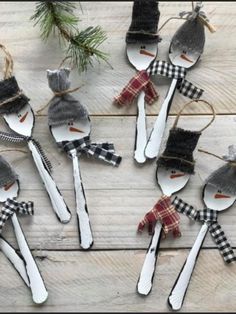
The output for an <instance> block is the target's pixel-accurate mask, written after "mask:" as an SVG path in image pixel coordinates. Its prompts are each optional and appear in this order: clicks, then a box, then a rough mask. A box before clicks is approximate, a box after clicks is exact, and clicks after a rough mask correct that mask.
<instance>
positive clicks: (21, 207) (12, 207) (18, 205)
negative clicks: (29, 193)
mask: <svg viewBox="0 0 236 314" xmlns="http://www.w3.org/2000/svg"><path fill="white" fill-rule="evenodd" d="M14 213H19V214H25V215H33V214H34V203H33V202H30V201H29V202H27V203H26V202H17V201H16V199H15V198H13V199H12V198H8V199H7V200H6V201H5V202H4V204H3V207H2V209H1V212H0V234H1V232H2V229H3V227H4V225H5V223H6V222H7V220H8V219H9V218H10V217H11V216H12V215H13V214H14Z"/></svg>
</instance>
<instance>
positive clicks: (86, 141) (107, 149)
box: [59, 136, 122, 166]
mask: <svg viewBox="0 0 236 314" xmlns="http://www.w3.org/2000/svg"><path fill="white" fill-rule="evenodd" d="M59 146H61V147H62V148H63V149H64V150H65V152H66V153H67V154H68V155H69V156H70V151H71V150H74V149H75V150H76V151H77V153H78V154H81V153H83V152H84V153H87V154H88V155H91V156H93V157H95V158H97V159H101V160H103V161H105V162H108V163H109V164H112V165H113V166H119V164H120V162H121V159H122V157H121V156H118V155H116V154H114V152H115V149H114V145H113V144H112V143H101V144H97V143H91V140H90V137H89V136H85V137H84V138H81V139H79V140H75V141H62V142H61V143H60V145H59Z"/></svg>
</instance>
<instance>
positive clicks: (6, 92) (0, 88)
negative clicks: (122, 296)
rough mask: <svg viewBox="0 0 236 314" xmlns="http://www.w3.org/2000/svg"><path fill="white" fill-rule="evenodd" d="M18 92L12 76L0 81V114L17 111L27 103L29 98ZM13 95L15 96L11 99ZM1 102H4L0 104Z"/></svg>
mask: <svg viewBox="0 0 236 314" xmlns="http://www.w3.org/2000/svg"><path fill="white" fill-rule="evenodd" d="M19 92H20V89H19V86H18V84H17V81H16V78H15V77H14V76H11V77H10V78H8V79H6V80H3V81H0V114H9V113H17V112H19V111H20V110H21V109H22V108H23V107H24V106H25V105H26V104H27V103H28V101H29V98H28V97H26V96H25V95H24V94H23V93H21V94H19V95H18V93H19ZM17 95H18V96H17ZM14 96H17V98H15V99H14V100H11V98H13V97H14ZM3 102H5V104H2V105H1V103H3Z"/></svg>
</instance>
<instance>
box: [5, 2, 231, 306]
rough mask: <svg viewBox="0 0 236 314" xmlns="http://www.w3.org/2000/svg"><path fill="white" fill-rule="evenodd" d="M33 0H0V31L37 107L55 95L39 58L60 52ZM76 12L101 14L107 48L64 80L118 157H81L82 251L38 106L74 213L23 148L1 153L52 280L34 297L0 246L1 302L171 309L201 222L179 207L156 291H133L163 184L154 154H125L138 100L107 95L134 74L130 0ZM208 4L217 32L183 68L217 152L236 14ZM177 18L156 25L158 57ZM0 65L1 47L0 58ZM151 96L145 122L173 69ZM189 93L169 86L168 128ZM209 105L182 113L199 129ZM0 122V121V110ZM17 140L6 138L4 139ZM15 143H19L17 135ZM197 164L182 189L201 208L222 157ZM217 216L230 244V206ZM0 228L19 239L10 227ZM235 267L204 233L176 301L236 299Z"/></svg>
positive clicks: (66, 177)
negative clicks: (30, 205)
mask: <svg viewBox="0 0 236 314" xmlns="http://www.w3.org/2000/svg"><path fill="white" fill-rule="evenodd" d="M34 6H35V3H34V2H0V34H1V38H0V42H1V43H3V44H4V45H6V46H7V48H8V49H9V50H10V52H11V53H12V55H13V57H14V61H15V67H14V70H15V71H14V72H15V75H16V78H17V80H18V83H19V85H20V87H21V88H22V89H23V90H24V91H25V93H26V95H27V96H28V97H29V98H30V99H31V105H32V107H33V108H34V110H35V112H36V110H37V109H39V108H40V107H41V106H42V105H44V104H45V103H46V102H47V101H48V100H49V98H50V97H51V92H50V90H49V88H48V85H47V79H46V69H48V68H49V69H55V68H56V67H57V66H58V65H59V63H60V61H61V59H62V57H63V53H62V50H61V49H60V47H59V45H58V43H57V40H56V39H55V38H54V39H51V40H50V41H49V42H47V43H44V42H42V41H41V39H40V38H39V29H38V27H35V28H34V27H33V23H32V22H31V21H30V20H29V18H30V16H31V15H32V13H33V10H34ZM82 8H83V14H82V13H81V12H80V10H79V9H78V15H79V17H80V19H81V22H80V25H81V29H82V28H84V27H86V26H89V25H94V26H95V25H101V26H102V28H103V29H104V30H105V31H106V33H107V40H106V42H105V43H104V44H103V50H104V51H106V52H109V54H110V58H109V62H110V63H111V64H112V67H113V68H111V67H109V65H107V64H104V63H101V64H98V63H95V64H94V67H93V68H91V69H89V71H88V72H87V73H84V74H82V75H80V76H79V75H78V74H77V73H76V72H75V71H74V72H73V73H72V74H71V80H72V86H78V85H81V84H82V83H83V84H85V85H84V86H83V87H82V88H81V90H80V91H79V92H76V93H75V95H76V96H77V97H78V98H79V99H80V101H81V102H82V103H83V104H85V105H86V106H87V108H88V110H89V112H90V115H91V120H92V135H91V137H92V139H93V140H94V141H99V142H100V141H111V142H113V143H114V144H115V147H116V151H117V153H119V154H121V155H122V157H123V160H122V163H121V165H120V167H119V168H112V167H111V166H109V165H106V164H104V163H102V162H99V161H96V160H92V159H88V158H86V157H81V171H82V177H83V182H84V187H85V192H86V196H87V201H88V207H89V213H90V218H91V223H92V228H93V234H94V246H93V248H92V251H90V252H82V251H81V250H80V249H79V241H78V232H77V225H76V217H75V214H74V213H75V210H74V208H75V200H74V191H73V180H72V165H71V161H70V159H69V158H67V156H66V155H65V154H62V153H61V152H59V150H58V149H57V147H56V144H55V142H54V140H53V139H52V137H51V135H50V133H49V130H48V128H47V116H46V113H47V111H46V110H44V112H43V113H42V114H41V115H38V116H37V117H36V125H35V128H34V135H35V138H37V139H38V140H39V141H40V142H41V144H42V146H43V147H44V148H45V150H46V152H47V155H48V156H49V157H50V160H51V161H52V164H53V169H54V171H53V176H54V178H55V180H56V182H57V184H58V187H59V188H60V190H61V192H62V194H63V196H64V197H65V200H66V202H67V203H68V205H69V207H70V209H71V211H72V213H73V218H72V221H71V222H70V223H69V224H67V225H62V224H60V223H59V222H58V221H57V219H56V217H55V215H54V213H53V211H52V209H51V206H50V202H49V200H48V197H47V195H46V192H45V191H44V189H43V186H42V183H41V181H40V178H39V176H38V173H37V170H36V169H35V166H34V164H33V161H32V159H31V156H30V153H29V152H28V153H26V154H22V153H19V152H5V153H2V154H3V155H4V157H5V158H6V159H7V160H8V161H9V162H11V164H12V165H13V166H14V168H15V170H16V171H17V173H18V174H19V175H20V179H21V194H20V199H22V200H23V199H25V200H28V199H30V200H33V201H34V202H35V216H34V217H32V218H30V217H22V218H20V220H21V223H22V226H23V228H24V231H25V234H26V237H27V240H28V243H29V245H30V247H31V249H32V250H33V254H34V255H35V257H36V259H37V262H38V265H39V268H40V270H41V271H42V274H43V277H44V279H45V283H46V285H47V288H48V290H49V298H48V301H47V302H46V303H45V304H44V305H43V306H41V307H38V306H35V305H34V304H33V303H32V301H31V297H30V293H29V291H27V289H26V287H25V286H24V284H23V283H22V281H21V279H20V278H19V277H18V276H17V275H16V273H15V271H14V269H12V267H11V265H9V263H8V261H7V260H6V259H5V257H4V256H3V255H2V254H0V276H1V281H0V292H1V293H0V304H1V305H0V311H1V312H3V311H7V312H11V311H27V312H30V311H33V312H38V311H40V312H41V311H53V312H57V311H88V312H93V311H97V312H102V311H114V312H119V311H121V312H125V311H130V312H132V311H143V312H168V311H169V309H168V306H167V303H166V300H167V296H168V294H169V292H170V290H171V287H172V285H173V283H174V281H175V279H176V276H177V274H178V272H179V271H180V269H181V267H182V264H183V262H184V260H185V258H186V256H187V254H188V252H189V249H190V248H191V245H192V244H193V242H194V239H195V237H196V235H197V232H198V230H199V228H200V225H199V224H198V223H190V222H189V220H188V219H187V218H185V217H181V230H182V237H181V238H179V239H176V240H174V241H173V240H172V238H171V237H170V238H167V239H166V240H164V241H162V243H161V250H160V256H159V259H158V267H157V272H156V276H155V280H154V287H153V291H152V293H151V294H150V296H148V297H147V298H141V297H140V296H138V295H137V294H136V292H135V286H136V282H137V278H138V275H139V272H140V269H141V267H142V263H143V260H144V256H145V252H146V248H147V246H148V244H149V239H150V238H149V236H148V235H147V234H146V233H144V234H143V235H141V236H140V235H137V234H136V227H137V224H138V222H139V220H140V219H141V218H142V216H143V215H144V214H145V213H146V211H148V210H149V209H150V208H151V207H152V206H153V204H154V202H155V201H156V200H157V199H158V197H159V196H160V195H161V191H160V188H159V187H158V186H157V183H156V180H155V168H156V167H155V161H149V162H147V163H146V164H145V165H143V166H138V165H137V164H136V163H135V162H134V160H133V146H134V134H135V119H136V118H135V115H136V108H135V106H131V107H129V108H122V109H119V108H117V107H115V106H114V105H113V104H112V100H113V97H114V95H116V94H118V93H119V91H120V90H121V89H122V87H123V86H124V84H125V83H126V82H127V81H128V79H129V78H130V77H131V76H132V75H133V73H134V69H133V68H132V67H131V66H130V65H129V63H128V61H127V59H126V55H125V41H124V38H125V33H126V31H127V29H128V27H129V23H130V20H131V12H132V2H109V1H106V2H83V3H82ZM204 8H205V10H206V12H207V13H208V16H209V18H210V20H211V22H212V23H213V24H214V25H215V26H216V27H217V32H216V33H214V34H210V33H209V32H208V31H207V30H206V46H205V51H204V54H203V55H202V58H201V60H200V62H199V63H198V64H197V66H196V67H194V68H193V69H192V70H191V71H189V73H188V78H189V80H191V81H192V82H194V83H196V84H197V85H199V86H200V87H202V88H204V89H205V95H204V98H205V99H207V100H208V101H210V102H211V103H212V104H214V107H215V109H216V112H217V117H216V120H215V122H214V123H213V124H212V126H211V127H209V128H208V129H207V130H206V131H204V132H203V134H202V136H201V138H200V140H199V144H198V147H199V148H203V149H208V150H210V151H212V152H213V153H216V154H219V155H223V154H225V153H226V152H227V147H228V145H230V144H234V142H235V136H236V135H235V134H236V110H235V97H236V88H235V85H236V74H235V73H236V71H235V70H236V60H235V49H236V40H235V31H234V30H235V23H236V22H235V21H236V19H235V15H236V4H235V3H233V2H204ZM190 9H191V2H183V1H181V2H180V1H179V2H164V1H163V2H160V10H161V19H160V25H161V24H162V23H163V22H164V21H165V20H166V19H167V18H169V17H171V16H174V15H177V14H178V12H180V11H183V10H190ZM180 23H181V22H180V21H175V20H174V21H172V22H170V23H169V24H168V25H167V26H166V27H165V28H164V29H163V31H162V32H161V36H162V42H161V43H160V44H159V53H158V58H160V59H163V60H168V56H167V53H168V46H169V42H170V39H171V37H172V36H173V33H174V32H175V30H176V28H177V27H178V26H179V25H180ZM2 66H3V62H2V59H1V60H0V67H2ZM155 83H156V85H157V88H158V91H159V93H160V98H159V100H158V101H157V102H156V103H155V104H154V105H153V106H151V107H148V108H147V113H148V121H147V122H148V132H150V130H151V128H152V126H153V124H154V121H155V118H156V114H157V113H158V111H159V108H160V105H161V103H162V100H163V99H164V97H165V94H166V91H167V89H168V84H169V80H168V79H163V78H160V77H159V78H155ZM186 101H188V100H187V99H186V98H185V97H184V96H181V95H180V94H178V93H176V95H175V98H174V102H173V106H172V108H171V112H170V113H171V117H170V118H169V119H168V123H167V129H166V132H165V139H164V141H163V145H162V147H164V144H165V140H166V138H167V136H168V130H169V128H170V127H171V126H172V124H173V121H174V118H175V117H174V116H175V115H176V113H177V112H178V110H179V109H180V107H181V106H182V105H183V104H184V103H185V102H186ZM209 119H210V116H209V110H208V109H207V108H206V107H205V106H202V105H200V104H199V105H198V106H196V105H191V106H190V107H189V108H188V109H186V111H185V117H183V118H182V119H181V120H180V125H181V126H182V127H185V128H188V129H195V130H198V129H200V128H201V127H202V126H203V125H204V124H206V123H207V121H209ZM0 127H1V130H6V127H5V125H4V122H3V121H1V122H0ZM6 147H7V148H12V149H13V150H14V148H17V147H18V146H16V145H13V144H7V145H6V144H5V143H3V144H2V145H0V150H1V149H4V148H6ZM21 149H25V151H27V148H26V147H25V148H24V147H23V148H22V147H21ZM195 158H196V168H195V169H196V174H195V175H194V176H192V177H191V180H190V182H189V183H188V186H187V187H186V189H184V190H183V191H181V192H180V193H179V195H180V196H182V197H183V198H184V199H185V200H186V201H188V202H190V203H192V204H193V205H195V206H198V207H199V208H200V207H202V206H203V203H202V201H201V187H202V185H203V183H204V180H205V178H206V177H207V176H208V175H209V174H210V172H211V171H213V170H214V169H215V168H216V167H218V166H219V165H221V161H219V160H217V159H215V158H213V157H211V156H207V155H204V154H201V153H199V152H197V151H196V152H195ZM219 221H220V223H221V224H222V226H223V228H224V230H225V231H226V233H227V235H228V237H229V238H230V241H231V244H232V246H233V247H236V230H235V224H236V216H235V207H232V208H230V209H229V210H227V211H226V212H225V213H222V214H220V217H219ZM3 235H4V236H5V237H6V238H7V239H8V240H9V242H11V243H12V244H13V245H16V242H15V239H14V236H13V232H12V228H11V226H10V224H9V228H7V230H4V233H3ZM235 287H236V268H235V265H230V266H226V265H224V262H223V261H222V258H221V257H220V255H219V253H218V251H217V249H216V246H215V244H214V242H213V241H212V239H211V237H210V236H207V238H206V241H205V243H204V248H203V250H202V252H201V254H200V257H199V261H198V264H197V267H196V269H195V272H194V274H193V277H192V281H191V284H190V286H189V290H188V294H187V296H186V300H185V304H184V306H183V309H182V310H183V311H187V312H193V311H212V312H215V311H234V310H235V308H236V298H235V296H236V289H235Z"/></svg>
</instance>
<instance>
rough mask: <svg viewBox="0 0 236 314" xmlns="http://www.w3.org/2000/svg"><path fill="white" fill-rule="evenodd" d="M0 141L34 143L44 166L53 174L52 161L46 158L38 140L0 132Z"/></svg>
mask: <svg viewBox="0 0 236 314" xmlns="http://www.w3.org/2000/svg"><path fill="white" fill-rule="evenodd" d="M0 140H2V141H8V142H11V143H23V142H28V141H32V142H33V143H34V145H35V147H36V148H37V150H38V153H39V154H40V156H41V158H42V161H43V164H44V166H45V167H46V168H47V170H48V172H49V173H51V171H52V164H51V162H50V160H49V159H48V157H47V156H46V154H45V152H44V150H43V148H42V146H41V144H40V143H39V142H38V141H37V140H35V139H34V138H32V137H28V136H23V135H19V134H11V133H7V132H0Z"/></svg>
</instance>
